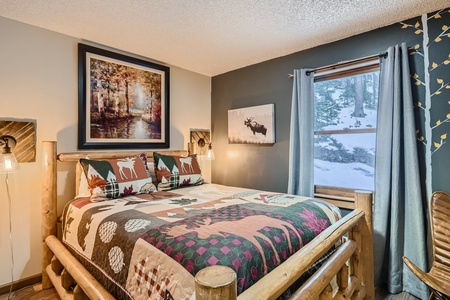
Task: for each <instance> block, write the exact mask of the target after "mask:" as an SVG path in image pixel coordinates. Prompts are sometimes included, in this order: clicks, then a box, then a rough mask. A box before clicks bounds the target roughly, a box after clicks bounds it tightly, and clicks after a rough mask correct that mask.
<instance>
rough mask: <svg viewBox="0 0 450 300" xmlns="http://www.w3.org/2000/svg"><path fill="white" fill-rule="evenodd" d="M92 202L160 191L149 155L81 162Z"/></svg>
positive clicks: (84, 160)
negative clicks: (148, 163) (148, 164)
mask: <svg viewBox="0 0 450 300" xmlns="http://www.w3.org/2000/svg"><path fill="white" fill-rule="evenodd" d="M80 163H81V166H82V167H83V170H84V174H85V175H86V178H87V182H88V185H89V189H90V193H91V201H94V202H95V201H102V200H107V199H115V198H119V197H125V196H130V195H135V194H143V193H151V192H153V191H155V190H156V187H155V185H154V184H153V183H152V179H151V177H150V171H149V170H148V168H147V157H146V156H145V153H142V154H140V155H135V156H132V157H126V158H117V159H106V160H90V159H80Z"/></svg>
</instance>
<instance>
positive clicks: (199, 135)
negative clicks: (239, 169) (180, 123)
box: [188, 130, 214, 160]
mask: <svg viewBox="0 0 450 300" xmlns="http://www.w3.org/2000/svg"><path fill="white" fill-rule="evenodd" d="M206 145H208V149H206V150H205V147H206ZM188 151H189V154H190V155H192V154H197V155H199V156H205V159H206V160H213V159H214V152H213V150H212V145H211V134H210V132H209V130H191V141H190V143H188Z"/></svg>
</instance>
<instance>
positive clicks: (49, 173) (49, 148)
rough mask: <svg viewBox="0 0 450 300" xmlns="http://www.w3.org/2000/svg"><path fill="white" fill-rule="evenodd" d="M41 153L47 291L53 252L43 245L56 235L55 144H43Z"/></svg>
mask: <svg viewBox="0 0 450 300" xmlns="http://www.w3.org/2000/svg"><path fill="white" fill-rule="evenodd" d="M42 151H43V156H42V158H43V162H42V164H43V165H42V169H43V170H42V171H43V172H42V174H43V176H42V180H43V182H42V203H41V205H42V207H41V217H42V220H41V222H42V225H41V235H42V241H41V242H42V288H43V289H49V288H51V287H52V286H53V285H52V282H51V280H50V277H49V276H48V274H47V272H46V268H47V266H48V265H49V264H50V263H51V260H52V257H53V252H52V251H51V250H50V248H49V247H48V246H47V244H46V243H45V239H46V238H47V237H48V236H49V235H56V218H57V208H56V205H57V202H56V142H48V141H45V142H43V144H42Z"/></svg>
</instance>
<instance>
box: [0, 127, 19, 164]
mask: <svg viewBox="0 0 450 300" xmlns="http://www.w3.org/2000/svg"><path fill="white" fill-rule="evenodd" d="M16 143H17V142H16V139H15V138H14V137H12V136H10V135H3V136H1V137H0V147H1V148H2V154H1V156H0V173H12V172H16V171H18V170H20V165H19V163H18V162H17V159H16V157H15V156H14V154H13V153H12V149H14V147H15V146H16Z"/></svg>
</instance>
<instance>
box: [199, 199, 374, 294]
mask: <svg viewBox="0 0 450 300" xmlns="http://www.w3.org/2000/svg"><path fill="white" fill-rule="evenodd" d="M355 204H356V207H357V208H356V209H355V210H354V211H352V212H351V213H349V214H348V215H347V216H345V217H344V218H342V219H341V220H339V221H338V222H336V223H335V224H333V225H332V226H330V227H328V228H327V229H326V230H324V231H323V232H322V233H321V234H320V235H318V236H317V237H316V238H314V239H313V240H312V241H311V242H309V243H308V244H306V245H305V246H304V247H303V248H301V249H300V250H299V251H298V252H296V253H295V254H294V255H292V256H291V257H290V258H288V259H287V260H286V261H285V262H284V263H283V264H281V265H280V266H278V267H277V268H276V269H274V270H273V271H272V272H270V273H269V274H267V275H266V276H264V277H263V278H261V279H260V280H258V282H257V283H255V284H254V285H253V286H251V287H250V288H248V289H247V290H245V291H244V292H243V293H242V294H240V295H239V297H237V299H238V300H246V299H249V300H250V299H276V298H277V297H279V296H280V295H281V294H282V293H283V292H284V291H285V290H287V289H288V288H289V287H290V286H291V285H292V284H293V283H294V282H295V281H296V280H298V278H300V276H301V275H302V274H303V273H304V272H305V271H306V270H308V269H309V268H310V267H311V266H312V265H313V264H314V263H315V262H316V261H317V260H318V259H319V258H320V257H321V256H322V255H324V254H325V253H326V252H327V251H328V250H329V249H331V247H333V245H335V243H336V242H337V241H338V240H339V239H341V238H342V237H343V236H344V235H345V234H348V240H347V241H346V242H345V243H344V244H343V245H341V246H340V247H339V248H338V249H337V250H336V251H335V252H334V253H333V255H332V256H331V257H330V258H329V259H328V260H327V261H326V262H325V263H324V264H323V265H322V266H321V267H320V268H319V269H318V270H317V271H316V272H315V273H314V274H313V275H312V276H311V277H310V278H309V279H308V280H307V281H306V282H305V283H304V284H303V285H302V286H301V287H300V288H299V289H298V290H297V291H295V292H294V293H293V294H292V296H291V297H290V299H302V300H304V299H320V300H323V299H342V300H344V299H371V300H373V299H374V297H375V292H374V281H373V254H372V230H371V228H372V227H371V224H372V223H371V219H372V193H371V192H365V191H357V192H356V194H355ZM208 268H210V271H209V272H210V273H209V274H210V276H213V275H214V274H215V273H217V272H215V271H214V269H215V268H216V266H212V267H208ZM334 278H336V284H337V288H334V289H333V287H332V285H331V284H330V282H331V281H332V280H333V279H334ZM209 282H214V284H215V285H216V286H223V285H225V282H223V283H221V282H218V279H217V280H215V279H211V280H210V281H209ZM228 284H229V283H228ZM202 285H203V286H202ZM204 285H205V284H204V283H202V282H201V281H199V280H196V290H197V291H199V290H200V291H203V290H208V291H209V294H210V295H212V296H211V299H219V298H217V296H216V295H220V293H221V290H220V289H218V288H217V289H215V288H214V286H204ZM215 291H216V292H217V294H215ZM230 299H236V295H233V296H232V297H231V298H230Z"/></svg>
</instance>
